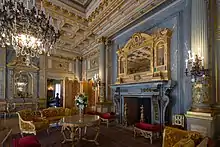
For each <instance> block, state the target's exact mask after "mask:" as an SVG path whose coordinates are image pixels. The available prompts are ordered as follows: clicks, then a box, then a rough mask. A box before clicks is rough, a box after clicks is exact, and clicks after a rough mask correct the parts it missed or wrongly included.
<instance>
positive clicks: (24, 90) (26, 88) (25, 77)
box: [14, 71, 33, 98]
mask: <svg viewBox="0 0 220 147" xmlns="http://www.w3.org/2000/svg"><path fill="white" fill-rule="evenodd" d="M14 96H15V97H17V98H31V97H32V96H33V76H32V74H31V73H29V72H25V71H20V72H16V73H15V74H14Z"/></svg>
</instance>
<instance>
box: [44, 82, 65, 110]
mask: <svg viewBox="0 0 220 147" xmlns="http://www.w3.org/2000/svg"><path fill="white" fill-rule="evenodd" d="M62 87H63V82H62V80H57V79H47V107H62V106H63V91H62Z"/></svg>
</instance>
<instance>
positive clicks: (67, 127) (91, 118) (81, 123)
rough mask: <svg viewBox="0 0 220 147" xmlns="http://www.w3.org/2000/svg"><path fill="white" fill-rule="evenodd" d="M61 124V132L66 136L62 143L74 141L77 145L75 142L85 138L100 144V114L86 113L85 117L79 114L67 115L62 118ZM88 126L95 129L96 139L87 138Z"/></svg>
mask: <svg viewBox="0 0 220 147" xmlns="http://www.w3.org/2000/svg"><path fill="white" fill-rule="evenodd" d="M60 124H61V126H62V129H61V133H62V134H63V137H64V140H63V142H62V143H66V142H72V143H73V146H75V144H77V143H80V142H81V141H82V140H85V141H89V142H94V143H95V144H96V145H98V144H99V143H98V142H97V137H98V135H99V130H100V128H99V125H100V118H99V116H98V115H84V116H83V117H80V116H79V115H73V116H66V117H63V118H62V119H61V120H60ZM88 127H91V128H93V129H95V131H96V135H95V137H94V139H91V140H89V139H87V138H86V134H87V128H88ZM68 132H69V134H68Z"/></svg>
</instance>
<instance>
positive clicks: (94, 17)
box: [88, 0, 125, 30]
mask: <svg viewBox="0 0 220 147" xmlns="http://www.w3.org/2000/svg"><path fill="white" fill-rule="evenodd" d="M124 2H125V1H124V0H112V1H109V0H103V1H102V2H101V3H100V5H99V6H98V7H97V8H96V10H95V11H93V12H92V13H91V15H90V16H89V17H88V21H89V22H90V24H89V26H90V28H91V30H93V29H94V28H95V27H97V25H99V24H100V22H102V21H103V20H104V19H106V18H107V17H109V15H111V14H112V13H113V12H115V11H116V10H118V9H119V8H120V7H121V6H122V4H123V3H124Z"/></svg>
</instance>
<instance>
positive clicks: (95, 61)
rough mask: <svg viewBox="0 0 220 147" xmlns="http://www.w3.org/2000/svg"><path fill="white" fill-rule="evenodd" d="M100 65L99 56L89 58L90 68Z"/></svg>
mask: <svg viewBox="0 0 220 147" xmlns="http://www.w3.org/2000/svg"><path fill="white" fill-rule="evenodd" d="M98 67H99V57H93V58H91V59H89V60H88V70H91V69H95V68H98Z"/></svg>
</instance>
